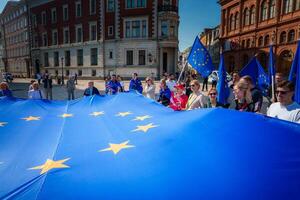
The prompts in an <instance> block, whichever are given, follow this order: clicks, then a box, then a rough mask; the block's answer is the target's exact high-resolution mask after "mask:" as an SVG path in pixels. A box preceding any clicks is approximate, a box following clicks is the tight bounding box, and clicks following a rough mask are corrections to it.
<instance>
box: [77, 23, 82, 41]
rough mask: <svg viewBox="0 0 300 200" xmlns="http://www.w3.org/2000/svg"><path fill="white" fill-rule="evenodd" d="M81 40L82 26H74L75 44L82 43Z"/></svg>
mask: <svg viewBox="0 0 300 200" xmlns="http://www.w3.org/2000/svg"><path fill="white" fill-rule="evenodd" d="M82 40H83V38H82V25H81V24H80V25H77V26H76V42H77V43H79V42H82Z"/></svg>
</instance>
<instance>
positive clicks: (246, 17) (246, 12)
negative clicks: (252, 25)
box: [244, 8, 250, 26]
mask: <svg viewBox="0 0 300 200" xmlns="http://www.w3.org/2000/svg"><path fill="white" fill-rule="evenodd" d="M249 21H250V10H249V9H248V8H246V9H245V10H244V26H248V25H249Z"/></svg>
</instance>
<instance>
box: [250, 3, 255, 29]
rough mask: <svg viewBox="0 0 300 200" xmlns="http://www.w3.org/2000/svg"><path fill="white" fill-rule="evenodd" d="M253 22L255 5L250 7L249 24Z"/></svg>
mask: <svg viewBox="0 0 300 200" xmlns="http://www.w3.org/2000/svg"><path fill="white" fill-rule="evenodd" d="M254 23H255V6H252V7H251V9H250V25H252V24H254Z"/></svg>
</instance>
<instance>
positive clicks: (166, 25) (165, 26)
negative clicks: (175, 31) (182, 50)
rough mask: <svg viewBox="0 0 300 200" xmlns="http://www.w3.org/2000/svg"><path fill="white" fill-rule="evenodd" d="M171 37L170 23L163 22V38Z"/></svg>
mask: <svg viewBox="0 0 300 200" xmlns="http://www.w3.org/2000/svg"><path fill="white" fill-rule="evenodd" d="M168 35H169V23H168V21H161V36H162V37H167V36H168Z"/></svg>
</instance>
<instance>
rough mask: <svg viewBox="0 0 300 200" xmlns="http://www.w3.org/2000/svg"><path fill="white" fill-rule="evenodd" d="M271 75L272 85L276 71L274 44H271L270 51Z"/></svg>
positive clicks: (269, 70)
mask: <svg viewBox="0 0 300 200" xmlns="http://www.w3.org/2000/svg"><path fill="white" fill-rule="evenodd" d="M268 73H269V77H268V81H269V86H270V85H272V77H273V79H274V77H275V74H276V71H275V58H274V53H273V45H271V46H270V53H269V69H268Z"/></svg>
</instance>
